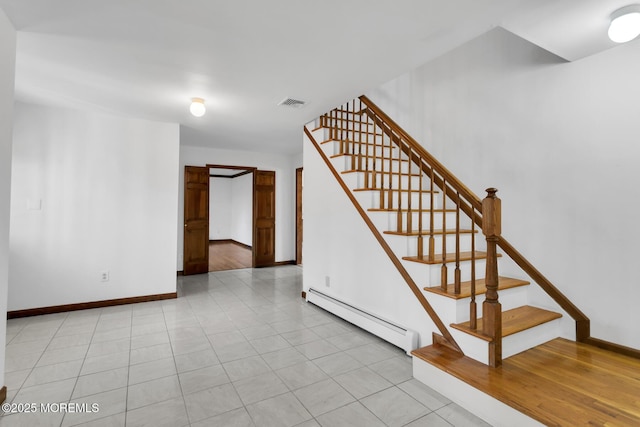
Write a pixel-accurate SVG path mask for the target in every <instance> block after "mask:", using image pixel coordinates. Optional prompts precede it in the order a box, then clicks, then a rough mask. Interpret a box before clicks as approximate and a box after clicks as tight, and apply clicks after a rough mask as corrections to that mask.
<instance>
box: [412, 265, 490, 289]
mask: <svg viewBox="0 0 640 427" xmlns="http://www.w3.org/2000/svg"><path fill="white" fill-rule="evenodd" d="M402 265H403V266H404V267H405V269H406V270H407V272H408V273H409V274H410V275H411V277H412V278H413V280H414V281H415V282H416V283H417V284H418V286H420V287H426V286H440V280H441V274H442V264H424V263H421V262H414V261H407V260H402ZM455 268H456V266H455V262H454V263H451V264H447V283H453V282H454V280H455ZM485 269H486V263H485V260H484V259H478V260H476V278H480V277H484V275H485ZM460 278H461V280H462V281H463V282H465V281H467V280H471V261H461V262H460Z"/></svg>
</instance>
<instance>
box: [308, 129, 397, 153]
mask: <svg viewBox="0 0 640 427" xmlns="http://www.w3.org/2000/svg"><path fill="white" fill-rule="evenodd" d="M362 133H364V132H362ZM370 135H372V134H371V133H370ZM376 135H377V136H382V134H380V133H377V134H376ZM330 142H346V143H347V144H360V145H365V146H366V145H371V146H374V147H382V148H393V149H394V150H395V149H397V148H398V146H397V145H387V144H375V143H374V142H373V141H369V142H367V141H354V140H352V139H334V138H331V139H326V140H324V141H322V142H321V143H320V145H322V144H328V143H330ZM345 154H354V153H345Z"/></svg>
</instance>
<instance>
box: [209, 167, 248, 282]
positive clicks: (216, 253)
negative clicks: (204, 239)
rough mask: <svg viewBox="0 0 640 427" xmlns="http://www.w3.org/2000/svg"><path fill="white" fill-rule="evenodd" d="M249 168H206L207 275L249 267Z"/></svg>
mask: <svg viewBox="0 0 640 427" xmlns="http://www.w3.org/2000/svg"><path fill="white" fill-rule="evenodd" d="M252 174H253V169H250V168H246V169H235V168H229V167H224V168H222V167H210V168H209V272H212V271H225V270H235V269H239V268H250V267H251V266H252V265H253V256H252V250H251V245H252V240H253V175H252Z"/></svg>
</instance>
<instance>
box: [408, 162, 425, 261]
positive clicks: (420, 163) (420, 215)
mask: <svg viewBox="0 0 640 427" xmlns="http://www.w3.org/2000/svg"><path fill="white" fill-rule="evenodd" d="M418 164H419V165H420V166H419V172H418V173H419V175H420V184H419V187H420V188H419V191H420V198H419V199H418V259H422V257H423V256H424V247H423V246H422V245H423V241H422V190H423V187H422V181H424V177H423V176H422V155H421V154H419V153H418ZM409 173H411V163H409Z"/></svg>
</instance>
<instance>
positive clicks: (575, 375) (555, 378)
mask: <svg viewBox="0 0 640 427" xmlns="http://www.w3.org/2000/svg"><path fill="white" fill-rule="evenodd" d="M412 354H413V355H414V356H415V357H417V358H419V359H420V360H423V361H424V362H426V363H429V364H430V365H432V366H434V367H436V368H438V369H440V370H442V371H444V372H447V373H448V374H449V375H452V376H453V377H455V378H457V379H459V380H461V381H463V382H465V383H467V384H469V385H470V386H472V387H475V388H476V389H478V390H480V391H481V392H483V393H486V394H488V395H489V396H492V397H493V398H494V399H497V400H499V401H501V402H502V403H504V404H506V405H508V406H510V407H512V408H514V409H516V410H518V411H520V412H522V413H524V414H526V415H528V416H529V417H531V418H533V419H535V420H537V421H539V422H540V423H542V424H544V425H555V426H573V425H601V426H604V425H629V426H631V425H640V406H639V405H638V401H637V400H638V399H637V396H640V378H638V375H637V372H640V360H638V359H634V358H631V357H627V356H622V355H619V354H616V353H612V352H607V351H605V350H601V349H598V348H597V347H593V346H590V345H587V344H583V343H577V342H573V341H569V340H566V339H564V338H556V339H553V340H551V341H548V342H546V343H544V344H541V345H539V346H536V347H534V348H532V349H529V350H526V351H524V352H522V353H519V354H516V355H514V356H511V357H509V358H507V359H505V360H504V361H503V364H502V366H500V367H499V368H491V367H489V366H486V365H484V364H482V363H480V362H478V361H476V360H473V359H471V358H469V357H466V356H463V355H461V354H460V353H458V352H455V351H453V350H451V349H449V348H447V347H445V346H442V345H432V346H428V347H424V348H420V349H417V350H414V351H413V352H412ZM621 360H624V363H623V365H624V366H625V368H624V369H625V371H622V372H621V371H619V369H618V366H619V361H621ZM627 367H628V368H627ZM633 371H635V373H636V374H635V375H627V372H633Z"/></svg>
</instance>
